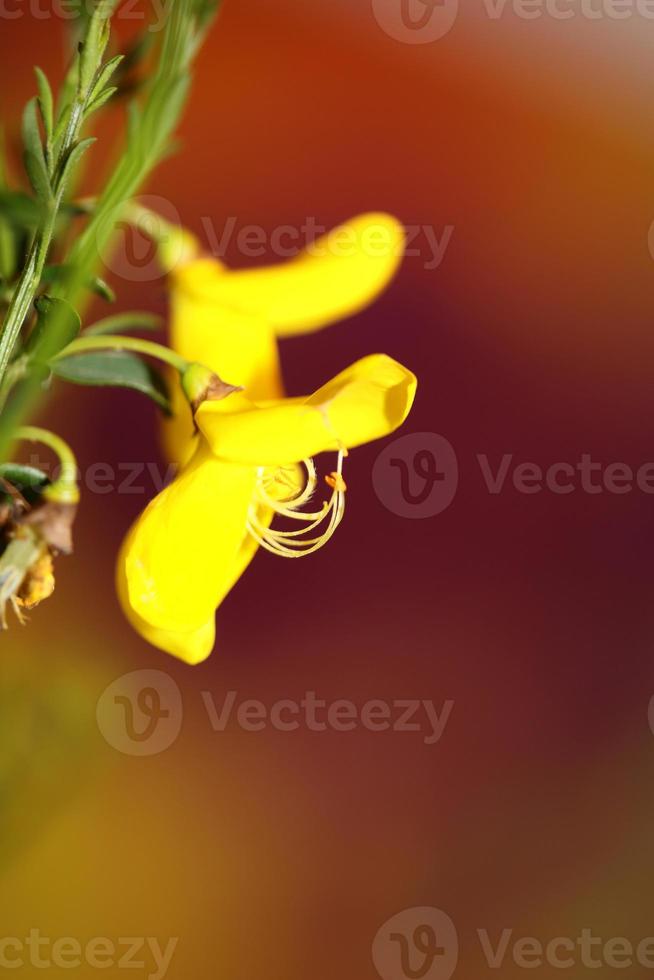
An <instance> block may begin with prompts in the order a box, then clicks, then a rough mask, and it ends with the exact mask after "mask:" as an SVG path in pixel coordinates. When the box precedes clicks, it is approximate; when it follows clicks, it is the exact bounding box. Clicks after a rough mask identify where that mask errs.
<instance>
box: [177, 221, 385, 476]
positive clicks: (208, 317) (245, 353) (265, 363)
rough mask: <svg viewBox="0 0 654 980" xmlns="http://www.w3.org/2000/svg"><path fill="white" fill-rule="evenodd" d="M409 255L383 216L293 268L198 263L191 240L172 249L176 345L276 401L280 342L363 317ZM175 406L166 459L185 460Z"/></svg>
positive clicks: (183, 414) (181, 412)
mask: <svg viewBox="0 0 654 980" xmlns="http://www.w3.org/2000/svg"><path fill="white" fill-rule="evenodd" d="M175 244H176V245H179V242H177V241H176V243H175ZM403 251H404V231H403V229H402V226H401V225H400V224H399V223H398V222H397V221H396V220H395V218H392V217H390V216H389V215H386V214H366V215H361V216H360V217H358V218H354V219H353V220H352V221H350V222H348V223H346V224H345V225H342V226H341V227H339V228H336V229H334V230H333V231H331V232H330V233H329V234H327V235H325V236H323V237H322V238H320V239H318V240H317V241H316V242H314V243H313V244H312V245H310V246H308V247H307V249H306V250H305V251H304V252H303V253H301V254H300V255H299V256H298V257H297V258H295V259H292V260H291V261H289V262H285V263H282V264H280V265H276V266H269V267H266V268H259V269H249V270H244V271H230V270H228V269H227V268H226V267H225V266H224V265H222V264H221V263H220V262H219V261H218V260H216V259H214V258H206V257H202V256H200V255H199V246H198V244H197V243H195V242H194V241H193V239H192V238H191V237H190V236H188V234H187V233H185V235H184V239H183V248H182V249H181V251H180V249H179V248H177V249H176V250H175V249H173V250H171V252H172V253H174V258H172V259H171V261H170V266H171V273H170V288H171V301H172V311H171V312H172V324H171V346H172V347H173V348H174V350H176V351H177V352H178V353H179V354H180V355H181V356H182V357H184V358H186V359H187V360H189V361H199V362H200V363H202V364H206V365H207V366H208V367H210V368H212V370H214V371H216V372H217V373H218V374H219V375H220V376H221V377H222V378H224V379H225V381H228V382H229V383H230V384H233V385H240V386H242V387H243V388H245V390H246V391H247V393H248V396H249V397H250V398H251V399H252V400H253V401H262V400H264V401H265V400H269V399H271V398H280V397H282V395H283V394H284V391H283V385H282V378H281V371H280V366H279V355H278V350H277V338H282V337H292V336H296V335H299V334H304V333H308V332H311V331H314V330H318V329H320V328H321V327H324V326H326V325H327V324H329V323H334V322H335V321H337V320H340V319H342V318H343V317H346V316H350V315H352V314H354V313H356V312H358V311H359V310H361V309H363V308H364V307H365V306H367V305H368V304H369V303H371V302H372V301H373V300H374V299H375V297H376V296H378V295H379V293H380V292H381V291H382V290H383V289H384V288H385V286H386V285H387V284H388V283H389V281H390V280H391V278H392V277H393V275H394V273H395V271H396V269H397V267H398V265H399V263H400V261H401V258H402V254H403ZM164 264H168V263H167V262H166V256H165V255H164ZM173 399H174V400H173V410H174V416H173V418H172V420H170V421H169V422H167V423H166V424H165V430H164V438H165V442H166V450H167V452H168V454H169V456H170V458H171V459H173V460H176V461H178V462H183V461H186V459H187V458H188V456H189V452H190V451H191V437H192V435H193V426H192V422H191V419H190V416H189V412H188V407H187V405H186V403H185V401H184V399H183V397H182V395H181V393H180V392H179V390H178V389H177V390H174V391H173Z"/></svg>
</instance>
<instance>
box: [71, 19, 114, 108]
mask: <svg viewBox="0 0 654 980" xmlns="http://www.w3.org/2000/svg"><path fill="white" fill-rule="evenodd" d="M115 6H116V3H115V2H112V0H110V2H107V0H104V2H102V3H100V4H98V6H97V7H96V8H95V10H94V11H93V15H92V17H91V20H90V22H89V25H88V30H87V32H86V37H85V38H84V40H83V41H82V43H81V44H80V56H79V82H78V92H79V93H80V95H82V96H83V97H85V98H86V97H87V96H88V95H89V94H90V93H91V90H92V87H93V84H94V78H95V75H96V72H97V71H98V69H99V68H100V65H101V63H102V56H103V54H104V51H105V48H106V47H107V43H108V41H109V30H110V25H109V21H110V18H111V15H112V13H113V8H114V7H115Z"/></svg>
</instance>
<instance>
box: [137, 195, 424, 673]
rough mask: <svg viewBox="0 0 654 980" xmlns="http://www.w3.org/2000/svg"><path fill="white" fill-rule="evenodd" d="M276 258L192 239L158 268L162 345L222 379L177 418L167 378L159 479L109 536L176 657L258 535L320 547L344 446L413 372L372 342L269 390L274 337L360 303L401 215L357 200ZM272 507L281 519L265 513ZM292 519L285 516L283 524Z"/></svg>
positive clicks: (197, 633)
mask: <svg viewBox="0 0 654 980" xmlns="http://www.w3.org/2000/svg"><path fill="white" fill-rule="evenodd" d="M337 231H338V232H339V233H340V240H344V236H347V241H348V248H347V249H340V250H335V249H333V248H331V247H330V244H329V242H330V241H334V240H335V239H334V237H333V235H334V233H332V235H331V236H329V238H328V239H325V240H323V241H318V242H316V243H314V245H313V246H312V247H311V250H310V251H309V250H307V252H305V253H304V254H302V255H300V256H299V257H298V258H296V259H293V260H292V261H290V262H287V263H284V264H282V265H279V266H273V267H268V268H264V269H254V270H248V271H229V270H228V269H227V268H225V267H224V266H223V265H222V264H221V263H220V262H218V261H217V260H216V259H213V258H206V257H204V256H203V255H202V254H201V252H200V249H199V247H197V245H196V244H195V243H193V242H191V244H190V246H189V247H187V248H186V249H185V256H184V261H183V262H181V263H180V264H178V266H177V267H176V268H174V269H172V270H171V271H170V289H171V303H172V317H171V334H172V338H171V340H172V346H173V348H174V349H175V350H176V351H177V352H178V353H179V354H180V355H181V356H182V357H184V358H186V359H188V360H189V361H193V362H201V363H203V364H206V365H207V366H208V367H209V368H211V369H212V370H213V371H215V372H216V373H217V374H218V375H219V376H220V377H221V378H222V379H224V380H225V381H226V382H229V384H230V385H233V386H235V388H236V389H241V390H233V391H231V392H230V393H228V394H227V395H226V396H225V397H221V398H220V399H219V400H206V401H203V402H202V403H201V404H200V405H199V407H198V408H197V411H196V413H195V420H194V421H193V419H192V418H191V415H190V413H189V410H188V404H187V402H186V401H185V399H184V396H183V394H182V392H181V390H179V391H178V393H177V394H176V395H175V399H176V401H175V403H174V408H175V412H174V416H173V418H172V420H171V421H169V422H166V423H165V432H164V438H165V443H166V447H167V451H168V453H169V455H170V457H171V459H173V460H175V461H177V462H179V463H180V464H181V469H180V472H179V474H178V476H177V477H176V479H175V480H174V481H173V483H172V484H171V485H170V486H168V487H167V488H166V489H164V490H163V491H162V492H161V493H160V494H159V495H158V496H157V497H156V498H155V499H154V500H153V501H152V502H151V503H150V504H149V506H148V507H147V508H146V509H145V511H144V512H143V514H142V515H141V516H140V517H139V518H138V519H137V521H136V523H135V524H134V526H133V527H132V529H131V531H130V532H129V534H128V535H127V538H126V540H125V542H124V544H123V547H122V550H121V553H120V557H119V560H118V568H117V582H118V593H119V596H120V599H121V603H122V605H123V608H124V610H125V612H126V614H127V617H128V618H129V620H130V622H131V623H132V624H133V626H134V627H135V628H136V629H137V630H138V631H139V633H141V635H142V636H144V637H145V638H146V639H147V640H148V641H149V642H150V643H152V644H154V645H155V646H157V647H159V648H160V649H162V650H165V651H167V652H168V653H170V654H173V655H174V656H176V657H179V658H180V659H182V660H184V661H185V662H187V663H190V664H197V663H200V662H201V661H203V660H205V659H206V657H207V656H208V655H209V654H210V653H211V651H212V649H213V646H214V642H215V626H214V620H215V612H216V609H217V607H218V606H219V605H220V603H221V602H222V600H223V599H224V598H225V596H226V595H227V593H228V592H229V591H230V589H231V588H232V586H233V585H234V584H235V583H236V582H237V581H238V579H239V578H240V576H241V575H242V574H243V572H244V570H245V569H246V567H247V566H248V564H249V562H250V561H251V559H252V557H253V556H254V554H255V552H256V550H257V548H258V547H259V546H263V547H265V548H266V549H267V550H269V551H272V552H273V553H274V554H279V555H284V556H286V557H300V556H303V555H306V554H309V553H311V552H314V551H316V550H317V549H318V548H320V547H321V546H322V545H323V544H324V543H325V542H326V541H327V540H328V539H329V538H330V537H331V535H332V534H333V533H334V531H335V529H336V527H337V526H338V524H339V523H340V521H341V519H342V517H343V509H344V503H345V494H346V484H345V479H344V476H343V472H342V470H343V460H344V458H345V456H346V455H347V453H348V451H349V450H351V449H353V448H355V447H356V446H359V445H362V444H363V443H367V442H370V441H372V440H374V439H378V438H380V437H382V436H385V435H387V434H388V433H390V432H392V431H393V430H395V429H396V428H397V427H398V426H400V425H401V424H402V422H403V421H404V420H405V419H406V417H407V415H408V413H409V411H410V409H411V406H412V403H413V399H414V396H415V391H416V378H415V376H414V375H413V374H412V372H411V371H409V370H408V369H407V368H405V367H403V366H402V365H401V364H398V363H397V362H396V361H394V360H393V359H392V358H390V357H388V356H386V355H385V354H373V355H371V356H369V357H365V358H363V359H362V360H360V361H357V362H356V363H355V364H353V365H351V366H350V367H348V368H346V369H345V370H344V371H342V372H341V373H340V374H338V375H337V376H336V377H335V378H333V379H332V380H331V381H328V382H327V383H326V384H324V385H323V386H322V387H321V388H319V389H318V391H316V392H315V393H314V394H312V395H308V396H306V397H301V398H285V397H284V392H283V385H282V378H281V371H280V364H279V354H278V347H277V339H278V338H281V337H291V336H294V335H298V334H305V333H310V332H312V331H315V330H318V329H320V328H321V327H324V326H326V325H328V324H330V323H334V322H335V321H337V320H340V319H342V318H344V317H346V316H348V315H351V314H353V313H355V312H357V311H358V310H360V309H362V308H364V307H365V306H366V305H368V304H369V303H370V302H372V301H373V300H374V299H375V298H376V297H377V296H378V295H379V293H380V292H381V291H382V290H383V289H384V288H385V286H386V285H387V284H388V283H389V281H390V280H391V278H392V277H393V275H394V273H395V271H396V269H397V267H398V265H399V262H400V261H401V256H402V251H403V241H404V235H403V230H402V227H401V226H400V225H399V224H398V222H397V221H395V219H393V218H391V217H389V216H387V215H384V214H370V215H364V216H361V217H359V218H356V219H354V220H353V221H351V222H349V223H348V224H347V225H345V226H343V228H341V229H338V230H337ZM325 452H333V453H335V454H336V460H337V463H336V469H334V470H333V471H332V472H331V473H329V474H328V475H327V476H326V483H327V485H328V487H329V488H330V489H331V498H330V500H329V501H328V502H325V503H324V504H322V505H321V506H317V505H313V506H314V507H316V506H317V509H314V510H313V511H309V512H307V511H306V507H307V506H308V505H309V504H310V502H311V499H312V497H313V495H314V491H315V490H316V488H317V484H318V479H317V474H316V467H315V465H314V463H313V458H314V457H315V456H317V455H319V454H320V453H325ZM277 516H281V517H283V518H284V519H285V520H287V522H288V523H289V524H290V525H291V526H292V527H293V529H292V530H276V529H274V528H273V527H272V524H273V520H274V519H275V517H277ZM298 525H299V526H298Z"/></svg>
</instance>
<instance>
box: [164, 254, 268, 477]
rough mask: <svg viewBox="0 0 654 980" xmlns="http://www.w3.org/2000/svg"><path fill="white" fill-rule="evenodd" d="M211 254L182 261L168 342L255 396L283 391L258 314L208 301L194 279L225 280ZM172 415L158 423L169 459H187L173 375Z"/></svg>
mask: <svg viewBox="0 0 654 980" xmlns="http://www.w3.org/2000/svg"><path fill="white" fill-rule="evenodd" d="M225 275H226V273H225V271H224V269H223V267H222V266H221V265H220V264H219V263H218V262H215V261H214V260H213V259H201V260H198V261H195V262H191V263H188V264H187V265H185V266H183V267H182V268H181V269H180V270H179V271H178V272H177V273H175V275H174V276H173V278H172V284H171V290H172V294H171V305H172V309H171V317H172V319H171V345H172V347H173V349H174V350H176V351H177V353H178V354H181V356H182V357H184V358H186V360H188V361H197V362H199V363H201V364H206V366H207V367H210V368H211V369H212V371H215V372H216V374H218V375H220V377H221V378H223V380H225V381H227V382H229V383H230V384H233V385H240V386H242V387H243V388H244V389H245V390H246V391H247V392H248V394H249V396H250V397H251V398H252V399H254V400H255V401H258V400H264V401H265V400H267V399H269V398H281V396H282V394H283V387H282V379H281V370H280V366H279V354H278V352H277V341H276V339H275V336H274V334H273V332H272V330H271V328H270V326H269V325H268V324H267V323H266V322H265V321H264V320H262V319H261V317H259V316H253V315H251V314H249V313H243V312H241V311H239V310H230V309H228V308H225V307H224V306H221V305H220V304H217V303H214V302H212V301H211V300H210V299H209V298H207V297H205V296H203V295H202V293H201V292H198V291H197V290H196V289H195V288H194V285H193V284H194V283H196V282H199V283H202V282H207V281H209V282H210V281H212V280H214V279H224V278H225ZM170 387H171V392H172V409H173V415H172V417H171V418H170V419H168V420H166V421H165V422H164V424H163V438H164V447H165V450H166V454H167V455H168V457H169V459H172V460H175V461H176V462H178V463H184V462H186V460H187V458H188V456H189V447H190V446H191V439H192V436H193V432H194V428H193V422H192V419H191V413H190V410H189V407H188V404H187V402H186V399H185V398H184V395H183V393H182V391H181V389H180V387H179V385H178V384H177V383H175V379H173V383H172V384H171V386H170Z"/></svg>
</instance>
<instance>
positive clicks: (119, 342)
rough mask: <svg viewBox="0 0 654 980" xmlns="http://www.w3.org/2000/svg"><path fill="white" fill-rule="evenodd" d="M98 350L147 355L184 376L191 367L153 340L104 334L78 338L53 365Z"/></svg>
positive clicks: (53, 360)
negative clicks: (76, 355) (124, 351)
mask: <svg viewBox="0 0 654 980" xmlns="http://www.w3.org/2000/svg"><path fill="white" fill-rule="evenodd" d="M96 350H128V351H134V353H136V354H145V355H146V356H147V357H154V358H156V359H157V360H159V361H163V362H164V363H165V364H169V365H170V366H171V367H172V368H174V369H175V370H176V371H179V373H180V374H184V372H185V371H186V369H187V368H188V366H189V362H188V361H187V360H185V358H183V357H180V355H179V354H176V353H175V351H173V350H170V348H169V347H164V346H163V345H162V344H157V343H155V342H154V341H152V340H142V339H141V338H140V337H120V336H117V335H115V336H114V335H112V334H103V335H100V336H97V337H78V338H77V340H73V342H72V343H70V344H69V345H68V347H64V349H63V350H62V351H60V352H59V353H58V354H57V356H56V357H54V358H53V359H52V363H53V364H54V363H56V362H57V361H59V360H61V359H62V358H64V357H71V356H72V355H73V354H84V353H87V352H88V351H96Z"/></svg>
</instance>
